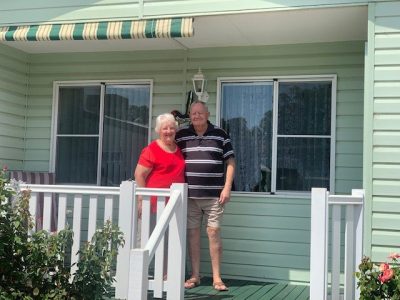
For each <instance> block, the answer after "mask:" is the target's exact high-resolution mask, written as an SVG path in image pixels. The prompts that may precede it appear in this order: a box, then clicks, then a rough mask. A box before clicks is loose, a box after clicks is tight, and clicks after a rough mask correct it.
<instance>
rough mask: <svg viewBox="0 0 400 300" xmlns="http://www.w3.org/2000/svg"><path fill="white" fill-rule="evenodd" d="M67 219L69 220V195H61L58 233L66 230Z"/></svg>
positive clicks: (59, 197)
mask: <svg viewBox="0 0 400 300" xmlns="http://www.w3.org/2000/svg"><path fill="white" fill-rule="evenodd" d="M66 218H67V195H66V194H60V195H59V196H58V222H57V231H60V230H63V229H65V224H66Z"/></svg>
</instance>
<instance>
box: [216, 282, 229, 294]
mask: <svg viewBox="0 0 400 300" xmlns="http://www.w3.org/2000/svg"><path fill="white" fill-rule="evenodd" d="M213 288H214V290H216V291H219V292H225V291H229V289H228V287H227V286H226V285H225V283H223V282H222V281H219V282H214V283H213Z"/></svg>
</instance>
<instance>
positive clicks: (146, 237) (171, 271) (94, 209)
mask: <svg viewBox="0 0 400 300" xmlns="http://www.w3.org/2000/svg"><path fill="white" fill-rule="evenodd" d="M20 188H21V189H29V190H31V200H30V203H29V210H30V213H31V215H32V216H33V220H36V218H35V216H36V213H37V207H36V203H37V198H38V194H39V193H43V194H44V197H43V198H44V204H43V229H44V230H48V231H50V228H51V218H52V216H51V212H52V211H53V210H52V206H53V205H55V204H57V206H58V217H57V231H60V230H62V229H64V228H65V226H66V223H67V219H68V218H71V219H72V229H73V231H74V236H73V246H72V249H71V264H74V263H76V262H77V261H78V260H79V257H78V255H76V253H77V252H78V250H79V245H80V242H81V233H82V230H83V228H85V226H82V225H86V224H82V219H83V218H82V217H83V208H84V206H86V207H88V213H87V240H88V241H90V240H91V238H92V236H93V234H94V233H95V231H96V224H97V221H98V220H99V219H104V221H107V220H111V221H113V208H114V207H116V206H118V207H119V213H118V226H119V229H120V230H121V231H122V232H123V233H124V238H125V246H124V247H123V248H121V249H120V250H119V254H118V257H117V266H116V284H115V297H116V298H117V299H147V290H148V289H150V290H153V291H154V297H162V293H163V291H167V297H168V299H176V300H178V299H183V292H184V287H183V280H184V266H185V264H184V262H185V250H186V207H187V206H186V205H187V186H186V184H173V185H172V186H171V188H170V189H146V188H136V184H135V182H134V181H124V182H122V183H121V185H120V187H119V188H118V187H99V186H72V185H40V184H24V185H20ZM137 194H139V195H143V207H142V221H141V232H140V239H141V245H142V248H144V249H134V248H136V247H137V246H138V245H137V241H138V240H139V239H138V220H137V213H136V212H137V203H136V196H135V195H137ZM151 196H156V197H157V220H158V221H157V224H156V227H155V228H154V230H153V233H152V235H151V236H150V230H151V228H150V197H151ZM167 197H169V198H170V199H169V202H168V204H167V205H165V200H166V198H167ZM103 199H104V200H103ZM100 200H101V201H104V213H103V214H102V215H99V213H100V212H101V211H102V210H101V209H99V206H100V205H99V202H100ZM84 201H88V202H89V203H87V204H86V205H84ZM114 202H118V204H116V205H114ZM68 203H69V205H68ZM68 207H73V208H72V216H71V215H70V214H71V212H69V211H68ZM85 222H86V219H85ZM114 222H115V221H114ZM168 226H169V243H168V245H169V249H168V253H171V254H173V255H169V256H168V274H167V275H168V277H167V278H168V280H164V278H163V268H162V266H163V260H164V257H163V256H164V243H163V240H164V233H165V232H166V229H167V227H168ZM131 249H134V250H132V253H131ZM137 253H143V255H140V256H141V257H143V258H142V259H143V260H141V259H139V260H137V261H136V258H134V257H136V256H137V255H136V254H137ZM154 255H155V271H154V279H153V280H149V279H148V277H147V275H148V269H143V265H144V262H145V261H147V262H150V261H151V258H152V257H153V256H154ZM131 257H133V260H134V261H131V262H130V259H131ZM146 258H147V260H146ZM136 263H137V265H136ZM160 266H161V267H160ZM130 269H131V270H130ZM138 270H143V273H142V274H138V273H137V271H138ZM75 271H76V265H74V267H73V268H71V274H74V273H75ZM138 282H141V284H140V286H139V285H138ZM128 291H129V292H131V294H129V295H128ZM143 295H145V297H144V296H143Z"/></svg>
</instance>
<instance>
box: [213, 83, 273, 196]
mask: <svg viewBox="0 0 400 300" xmlns="http://www.w3.org/2000/svg"><path fill="white" fill-rule="evenodd" d="M272 100H273V83H272V82H271V81H262V82H242V83H238V82H235V83H222V105H221V120H222V123H221V125H222V127H223V128H224V129H225V130H226V131H227V132H228V133H229V134H230V136H231V139H232V143H233V147H234V151H235V156H236V165H237V167H236V174H235V189H236V190H237V191H246V192H250V191H251V192H269V191H271V155H272Z"/></svg>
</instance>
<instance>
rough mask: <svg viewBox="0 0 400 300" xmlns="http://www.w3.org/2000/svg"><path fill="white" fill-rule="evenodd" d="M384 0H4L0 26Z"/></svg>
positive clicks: (203, 13) (340, 4)
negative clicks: (33, 0)
mask: <svg viewBox="0 0 400 300" xmlns="http://www.w3.org/2000/svg"><path fill="white" fill-rule="evenodd" d="M381 1H385V0H374V1H372V0H370V1H368V0H313V1H310V0H269V1H265V0H247V1H243V0H225V1H211V2H210V1H209V0H178V1H166V0H134V1H125V0H103V1H95V0H85V1H82V0H58V1H56V2H55V1H52V0H40V1H35V2H32V1H29V0H20V1H4V2H5V3H2V7H1V9H0V26H1V25H19V24H36V23H42V22H51V23H57V22H79V21H89V20H111V19H132V18H134V19H136V18H139V19H140V18H160V17H170V16H187V15H190V16H196V15H210V14H223V13H236V12H237V13H243V12H246V11H248V12H255V11H268V10H285V9H298V8H309V7H313V8H315V7H317V6H343V5H361V4H364V5H365V3H368V2H381Z"/></svg>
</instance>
